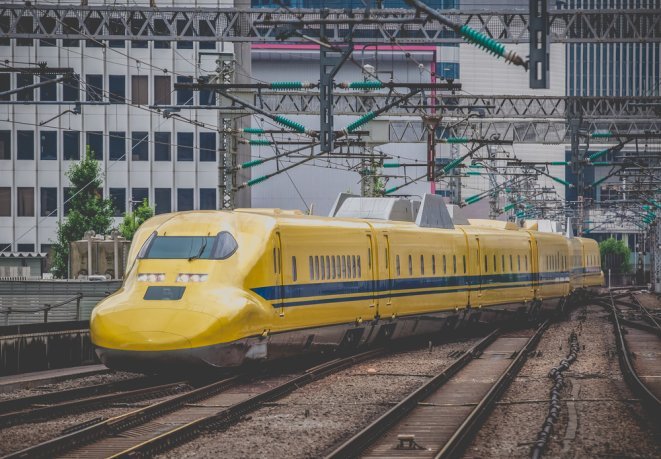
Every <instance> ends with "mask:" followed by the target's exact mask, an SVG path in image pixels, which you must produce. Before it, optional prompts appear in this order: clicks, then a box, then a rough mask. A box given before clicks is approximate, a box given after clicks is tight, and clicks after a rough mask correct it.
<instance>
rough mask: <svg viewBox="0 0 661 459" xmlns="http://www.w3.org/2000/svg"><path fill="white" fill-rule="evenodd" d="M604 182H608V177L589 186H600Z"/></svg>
mask: <svg viewBox="0 0 661 459" xmlns="http://www.w3.org/2000/svg"><path fill="white" fill-rule="evenodd" d="M606 180H608V177H604V178H601V179H599V180H597V181H596V182H594V183H593V184H592V185H590V186H591V187H595V186H597V185H600V184H602V183H604V182H605V181H606Z"/></svg>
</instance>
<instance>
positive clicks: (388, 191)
mask: <svg viewBox="0 0 661 459" xmlns="http://www.w3.org/2000/svg"><path fill="white" fill-rule="evenodd" d="M394 191H397V187H396V186H394V187H392V188H388V189H387V190H386V191H384V193H385V194H390V193H392V192H394Z"/></svg>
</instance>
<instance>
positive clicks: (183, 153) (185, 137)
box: [177, 132, 193, 161]
mask: <svg viewBox="0 0 661 459" xmlns="http://www.w3.org/2000/svg"><path fill="white" fill-rule="evenodd" d="M177 161H193V133H192V132H177Z"/></svg>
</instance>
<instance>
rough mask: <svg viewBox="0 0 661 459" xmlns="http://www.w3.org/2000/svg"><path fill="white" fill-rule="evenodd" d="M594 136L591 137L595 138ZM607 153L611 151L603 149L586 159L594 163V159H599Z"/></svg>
mask: <svg viewBox="0 0 661 459" xmlns="http://www.w3.org/2000/svg"><path fill="white" fill-rule="evenodd" d="M595 136H596V133H595V134H592V137H595ZM609 151H611V150H610V148H607V149H605V150H601V151H598V152H596V153H592V154H591V155H590V156H588V159H589V160H590V161H594V160H595V159H597V158H599V157H601V156H604V155H605V154H606V153H608V152H609Z"/></svg>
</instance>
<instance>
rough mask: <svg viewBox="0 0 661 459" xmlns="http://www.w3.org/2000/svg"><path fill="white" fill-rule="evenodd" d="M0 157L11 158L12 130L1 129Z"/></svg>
mask: <svg viewBox="0 0 661 459" xmlns="http://www.w3.org/2000/svg"><path fill="white" fill-rule="evenodd" d="M0 159H11V131H0Z"/></svg>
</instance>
